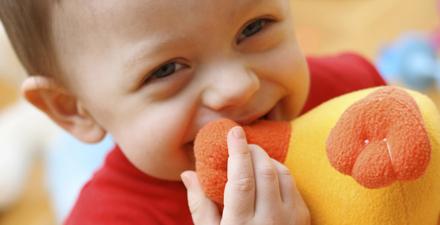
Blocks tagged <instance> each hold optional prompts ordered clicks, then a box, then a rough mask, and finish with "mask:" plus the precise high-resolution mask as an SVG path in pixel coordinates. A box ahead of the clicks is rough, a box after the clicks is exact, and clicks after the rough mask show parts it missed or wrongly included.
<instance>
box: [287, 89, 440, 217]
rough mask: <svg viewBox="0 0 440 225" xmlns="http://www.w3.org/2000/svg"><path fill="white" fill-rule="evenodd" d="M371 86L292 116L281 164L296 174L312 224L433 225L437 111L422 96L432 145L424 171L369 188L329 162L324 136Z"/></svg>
mask: <svg viewBox="0 0 440 225" xmlns="http://www.w3.org/2000/svg"><path fill="white" fill-rule="evenodd" d="M375 90H377V88H371V89H366V90H361V91H358V92H353V93H350V94H347V95H344V96H341V97H338V98H335V99H333V100H330V101H328V102H326V103H324V104H322V105H321V106H319V107H317V108H315V109H314V110H312V111H310V112H308V113H307V114H305V115H304V116H302V117H300V118H298V119H296V120H294V122H293V124H292V127H293V131H292V135H291V138H290V142H289V143H290V144H289V145H290V146H289V152H288V155H287V158H286V161H285V164H286V165H287V166H288V167H289V169H290V170H291V172H292V173H293V176H294V177H295V180H296V183H297V186H298V188H299V190H300V192H301V194H302V196H303V198H304V200H305V201H306V203H307V205H308V207H309V209H310V212H311V218H312V224H313V225H438V224H440V223H439V221H438V220H439V216H440V140H439V138H440V115H439V112H438V111H437V108H436V106H435V105H434V103H433V102H432V101H431V100H430V99H429V98H428V97H426V96H424V95H422V94H420V93H416V92H413V91H408V90H405V91H407V92H408V93H409V94H410V95H411V96H412V97H413V98H414V99H415V101H416V102H417V105H418V107H419V109H420V111H421V114H422V117H423V120H424V124H425V127H426V130H427V132H428V136H429V138H430V143H431V147H432V153H431V154H432V155H431V160H430V162H429V165H428V168H427V170H426V172H425V174H424V175H423V176H422V177H421V178H419V179H417V180H414V181H403V182H401V181H397V182H395V183H393V184H392V185H391V186H388V187H384V188H379V189H368V188H365V187H363V186H361V185H360V184H358V183H357V182H356V181H355V180H354V179H353V178H352V177H351V176H347V175H343V174H342V173H339V172H338V171H337V170H336V169H335V168H333V167H332V166H331V165H330V162H329V160H328V158H327V152H326V141H327V137H328V136H329V133H330V130H331V129H332V128H333V127H334V125H335V124H336V122H337V121H338V119H339V118H340V117H341V115H342V113H343V112H344V111H345V110H346V109H347V108H348V107H349V106H350V105H352V104H353V102H356V101H357V100H360V99H362V98H364V97H366V96H367V95H368V94H370V93H372V92H373V91H375Z"/></svg>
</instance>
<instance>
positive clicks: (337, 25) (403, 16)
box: [292, 0, 440, 58]
mask: <svg viewBox="0 0 440 225" xmlns="http://www.w3.org/2000/svg"><path fill="white" fill-rule="evenodd" d="M292 2H293V11H294V14H295V19H296V28H297V34H298V36H299V39H300V42H301V43H302V45H303V48H304V50H305V52H306V53H309V54H323V53H332V52H336V51H341V50H344V49H354V50H357V51H359V52H361V53H363V54H365V55H367V56H369V57H370V58H373V57H374V56H375V55H376V53H377V51H378V50H379V48H380V46H382V44H383V43H386V42H389V41H392V40H395V39H396V38H397V37H399V35H400V34H401V33H402V32H403V31H408V30H416V31H426V32H430V31H432V30H433V29H434V28H436V27H438V25H439V22H440V20H439V15H438V10H437V8H438V7H437V0H292Z"/></svg>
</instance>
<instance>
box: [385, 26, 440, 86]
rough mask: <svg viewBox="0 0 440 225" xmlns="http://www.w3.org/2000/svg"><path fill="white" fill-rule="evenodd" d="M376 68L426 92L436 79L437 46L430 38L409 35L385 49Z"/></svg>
mask: <svg viewBox="0 0 440 225" xmlns="http://www.w3.org/2000/svg"><path fill="white" fill-rule="evenodd" d="M377 67H378V69H379V71H380V72H381V74H382V75H383V76H384V78H385V79H386V80H387V81H389V82H392V83H394V82H402V83H403V84H404V85H405V86H407V87H410V88H413V89H417V90H420V91H423V90H425V89H428V88H429V87H431V86H433V85H434V84H435V82H436V80H437V70H438V66H437V56H436V51H435V46H434V45H433V43H431V42H430V39H428V38H427V37H423V36H421V35H417V34H407V35H405V36H403V37H401V38H400V39H399V40H398V41H397V42H396V43H394V44H392V45H390V46H388V47H386V48H384V49H382V51H381V52H380V55H379V58H378V62H377Z"/></svg>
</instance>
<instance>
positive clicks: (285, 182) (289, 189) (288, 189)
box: [272, 159, 301, 206]
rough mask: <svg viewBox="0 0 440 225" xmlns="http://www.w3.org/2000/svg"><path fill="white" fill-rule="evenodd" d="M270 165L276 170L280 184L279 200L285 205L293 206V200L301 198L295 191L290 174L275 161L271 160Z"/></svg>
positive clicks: (296, 190)
mask: <svg viewBox="0 0 440 225" xmlns="http://www.w3.org/2000/svg"><path fill="white" fill-rule="evenodd" d="M272 163H273V165H274V166H275V169H276V170H277V174H278V180H279V182H280V193H281V200H282V201H283V202H284V203H285V204H287V205H289V206H293V205H294V203H295V202H294V199H296V198H298V197H299V198H301V196H300V194H299V192H298V189H296V186H295V184H294V181H293V177H292V174H291V173H290V171H289V169H287V167H286V166H284V165H283V164H281V163H280V162H278V161H276V160H275V159H272Z"/></svg>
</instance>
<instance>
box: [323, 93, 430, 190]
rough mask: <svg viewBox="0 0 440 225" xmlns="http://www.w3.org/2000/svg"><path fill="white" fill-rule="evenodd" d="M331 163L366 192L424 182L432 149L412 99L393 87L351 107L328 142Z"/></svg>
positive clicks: (332, 132) (334, 129)
mask: <svg viewBox="0 0 440 225" xmlns="http://www.w3.org/2000/svg"><path fill="white" fill-rule="evenodd" d="M327 154H328V158H329V160H330V163H331V164H332V166H333V167H335V168H336V169H337V170H338V171H340V172H341V173H344V174H347V175H351V176H353V178H354V179H355V180H356V181H357V182H358V183H360V184H361V185H363V186H365V187H367V188H381V187H385V186H388V185H390V184H392V183H393V182H395V181H406V180H414V179H417V178H419V177H421V176H422V175H423V174H424V172H425V170H426V168H427V167H428V164H429V160H430V158H431V145H430V142H429V138H428V134H427V132H426V130H425V127H424V125H423V118H422V115H421V113H420V111H419V109H418V107H417V104H416V102H415V101H414V99H413V98H412V97H411V96H410V95H409V94H407V93H406V92H405V91H403V90H400V89H398V88H395V87H384V88H381V89H379V90H377V91H375V92H373V93H371V94H370V95H368V96H367V97H365V98H364V99H361V100H360V101H358V102H356V103H355V104H353V105H352V106H351V107H349V108H348V109H347V110H346V111H345V112H344V113H343V114H342V116H341V118H340V119H339V121H338V122H337V124H336V125H335V127H334V128H333V129H332V131H331V133H330V135H329V137H328V139H327Z"/></svg>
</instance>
